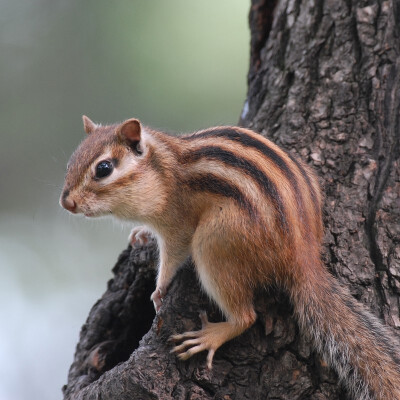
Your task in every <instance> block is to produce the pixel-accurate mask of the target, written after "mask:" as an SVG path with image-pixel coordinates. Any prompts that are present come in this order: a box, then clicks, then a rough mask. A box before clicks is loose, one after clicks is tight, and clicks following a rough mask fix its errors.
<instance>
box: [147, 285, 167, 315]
mask: <svg viewBox="0 0 400 400" xmlns="http://www.w3.org/2000/svg"><path fill="white" fill-rule="evenodd" d="M163 299H164V290H163V289H161V288H156V290H155V291H154V292H153V293H152V295H151V296H150V300H152V301H153V304H154V308H155V310H156V313H158V311H160V308H161V306H162V303H163Z"/></svg>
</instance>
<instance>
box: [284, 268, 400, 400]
mask: <svg viewBox="0 0 400 400" xmlns="http://www.w3.org/2000/svg"><path fill="white" fill-rule="evenodd" d="M320 264H321V262H319V263H318V266H317V268H315V265H314V268H310V269H308V270H309V271H310V270H311V271H313V272H314V274H312V276H313V277H314V278H313V279H309V277H310V275H309V274H307V277H308V279H307V280H305V279H304V280H303V281H302V282H301V283H299V284H298V285H299V286H298V287H296V288H294V290H293V291H292V294H291V296H292V301H293V304H294V309H295V314H296V316H297V319H298V321H299V324H300V326H301V329H302V330H303V331H304V332H305V333H309V334H310V335H311V337H312V340H313V341H314V344H315V346H316V348H317V350H318V351H319V352H320V353H321V354H322V355H323V357H324V359H325V361H326V362H327V363H328V364H329V365H330V366H331V367H332V368H334V369H335V370H336V371H337V373H338V375H339V378H340V380H341V382H342V383H343V384H344V385H345V386H346V387H347V388H348V390H349V391H350V393H351V394H352V395H353V397H354V398H355V399H363V400H372V399H376V400H377V399H379V400H400V347H399V344H398V341H397V340H396V338H395V337H394V335H392V334H391V333H390V332H389V330H388V329H387V328H385V327H384V326H383V325H382V323H381V322H380V321H379V320H378V319H377V318H376V317H374V316H373V315H372V314H370V313H369V312H368V311H366V310H364V309H363V307H362V306H361V305H360V304H359V303H357V301H356V300H355V299H354V298H353V297H352V296H351V295H350V294H349V293H348V292H347V290H345V289H344V288H343V287H342V286H340V284H339V282H337V281H336V279H335V278H334V277H333V276H331V275H330V274H329V272H327V271H326V270H325V268H324V267H323V266H322V265H320Z"/></svg>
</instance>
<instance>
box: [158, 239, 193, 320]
mask: <svg viewBox="0 0 400 400" xmlns="http://www.w3.org/2000/svg"><path fill="white" fill-rule="evenodd" d="M158 246H159V251H160V261H159V267H158V275H157V286H156V290H155V291H154V292H153V293H152V295H151V297H150V298H151V300H153V303H154V308H155V309H156V312H158V311H159V309H160V307H161V305H162V301H163V297H164V296H165V294H166V292H167V289H168V286H169V284H170V283H171V281H172V278H173V277H174V275H175V273H176V271H177V269H178V268H179V267H180V266H181V265H182V264H183V262H184V261H185V260H186V258H187V257H188V256H189V249H188V246H187V245H183V244H182V243H180V242H178V243H177V242H175V241H174V240H173V239H171V240H170V241H168V242H166V241H164V240H162V239H161V238H159V241H158Z"/></svg>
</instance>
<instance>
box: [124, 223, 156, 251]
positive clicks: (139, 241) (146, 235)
mask: <svg viewBox="0 0 400 400" xmlns="http://www.w3.org/2000/svg"><path fill="white" fill-rule="evenodd" d="M152 236H153V235H152V233H151V232H150V230H149V229H147V228H146V227H145V226H136V227H135V228H133V229H132V230H131V233H130V235H129V243H130V245H131V246H132V247H138V246H144V245H145V244H147V243H148V242H149V240H150V239H151V237H152Z"/></svg>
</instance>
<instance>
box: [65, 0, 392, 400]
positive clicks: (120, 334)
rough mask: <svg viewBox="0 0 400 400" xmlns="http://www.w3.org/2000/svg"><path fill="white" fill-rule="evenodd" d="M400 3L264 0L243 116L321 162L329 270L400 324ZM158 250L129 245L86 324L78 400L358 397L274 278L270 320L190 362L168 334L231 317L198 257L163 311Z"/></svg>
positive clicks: (72, 380)
mask: <svg viewBox="0 0 400 400" xmlns="http://www.w3.org/2000/svg"><path fill="white" fill-rule="evenodd" d="M396 1H397V0H392V1H383V2H382V1H375V0H369V1H357V0H346V1H345V0H308V1H307V0H303V1H301V0H281V1H279V0H253V1H252V6H251V11H250V27H251V35H252V38H251V61H250V70H249V75H248V85H249V89H248V98H247V101H246V103H245V106H244V109H243V113H242V117H241V124H242V125H243V126H246V127H250V128H252V129H254V130H256V131H258V132H261V133H262V134H263V135H265V136H267V137H269V138H271V139H272V140H273V141H275V142H276V143H278V144H280V145H281V146H283V147H284V148H286V149H287V150H289V151H291V152H293V153H296V154H298V155H299V156H300V157H301V158H302V159H304V160H306V161H307V162H308V163H310V164H311V165H312V166H313V167H314V168H315V169H316V171H317V173H318V174H319V176H320V180H321V184H322V186H323V188H324V193H325V197H326V199H325V227H326V235H325V245H324V249H323V257H324V261H325V263H326V265H327V268H329V269H330V271H331V272H332V273H333V274H334V275H336V276H337V277H338V279H339V280H340V281H341V282H342V284H343V285H345V286H347V287H348V288H349V289H350V291H351V293H352V295H353V296H354V297H355V298H357V299H358V300H359V301H360V302H362V303H364V304H365V307H366V308H369V309H370V310H371V311H372V312H373V313H375V314H376V315H377V316H379V317H380V318H381V319H382V320H384V322H385V323H386V324H388V325H390V326H391V327H392V328H393V330H395V329H399V328H400V320H399V315H400V311H399V308H400V307H399V294H400V224H399V221H400V163H399V155H400V148H399V132H400V131H399V110H400V107H399V104H400V58H399V48H400V42H399V36H400V35H399V34H400V4H399V2H398V1H397V3H396ZM155 258H156V249H155V244H154V243H150V245H148V246H147V247H143V248H136V249H131V248H128V249H127V250H125V251H124V252H123V253H122V255H121V256H120V259H119V260H118V263H117V265H116V266H115V268H114V270H113V272H114V275H115V276H114V279H112V280H111V281H110V282H109V285H108V289H107V291H106V293H105V294H104V296H103V297H102V298H101V299H100V300H99V301H98V302H97V303H96V304H95V306H94V307H93V309H92V310H91V312H90V315H89V317H88V320H87V322H86V324H85V325H84V327H83V328H82V332H81V337H80V342H79V344H78V346H77V350H76V354H75V360H74V363H73V364H72V366H71V369H70V372H69V377H68V384H67V385H66V386H65V387H64V388H63V391H64V398H65V399H85V400H89V399H100V398H101V399H102V400H106V399H162V400H166V399H182V400H183V399H193V400H194V399H246V398H252V399H291V400H295V399H315V400H316V399H345V398H348V397H347V394H346V393H345V391H344V389H342V388H341V387H340V385H338V382H337V377H336V375H335V373H334V372H333V371H332V370H331V369H330V368H328V367H327V365H326V364H325V363H324V362H323V361H322V360H321V357H320V356H319V354H316V353H315V352H314V349H313V348H312V346H311V343H310V342H309V341H308V340H307V339H306V337H304V336H303V335H302V334H300V333H299V329H298V326H297V324H296V322H295V320H294V319H293V318H292V309H291V306H290V304H289V302H288V300H287V298H286V296H285V294H284V293H280V292H278V291H276V290H272V289H271V290H270V291H268V293H266V292H260V293H258V294H257V296H256V297H257V298H256V310H257V313H258V320H257V322H256V323H255V325H254V326H253V327H252V328H251V329H249V330H248V331H246V332H245V333H244V334H243V335H241V336H240V337H238V338H236V339H234V340H232V341H231V342H228V343H227V344H225V345H224V346H222V347H221V348H220V349H219V350H218V351H217V353H216V355H215V358H214V365H213V369H212V371H208V370H207V369H206V365H205V355H206V354H205V353H202V354H199V355H196V356H194V357H193V358H191V359H189V360H188V361H185V362H181V361H178V360H177V359H176V357H175V356H174V355H173V354H170V353H169V352H170V349H171V345H170V344H169V343H168V341H167V339H168V337H169V336H170V335H171V334H173V333H177V332H179V333H180V332H184V331H187V330H193V329H199V328H200V325H201V324H200V319H199V317H198V314H199V311H200V310H206V311H207V313H208V315H209V316H210V319H211V320H219V319H220V318H221V317H220V313H219V312H218V310H217V309H215V307H214V306H213V305H212V304H210V303H209V302H208V300H207V298H206V296H205V295H204V294H203V293H202V292H201V289H200V287H199V285H198V283H197V279H196V276H195V274H194V272H193V266H192V264H191V261H190V260H188V261H187V263H186V264H185V265H184V266H183V267H182V268H181V269H180V271H179V272H178V274H177V276H176V278H175V279H174V281H173V283H172V285H171V287H170V288H169V292H168V294H167V296H166V298H165V301H164V303H163V306H162V308H161V311H160V313H159V314H158V315H157V316H156V317H155V318H154V311H153V309H152V305H151V303H150V301H149V297H150V293H151V292H152V291H153V289H154V279H155V269H154V266H155V261H154V260H155ZM146 332H147V333H146ZM143 335H144V336H143ZM142 336H143V338H142ZM141 338H142V339H141ZM140 339H141V341H140V342H139V340H140Z"/></svg>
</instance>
